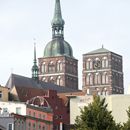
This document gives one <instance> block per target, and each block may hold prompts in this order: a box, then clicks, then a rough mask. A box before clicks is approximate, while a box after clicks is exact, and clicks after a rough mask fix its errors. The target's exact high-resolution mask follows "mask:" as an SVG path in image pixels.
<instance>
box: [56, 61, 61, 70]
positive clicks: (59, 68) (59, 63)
mask: <svg viewBox="0 0 130 130" xmlns="http://www.w3.org/2000/svg"><path fill="white" fill-rule="evenodd" d="M57 71H58V72H59V71H62V63H61V61H58V62H57Z"/></svg>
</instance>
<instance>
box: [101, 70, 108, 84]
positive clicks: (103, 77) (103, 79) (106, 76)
mask: <svg viewBox="0 0 130 130" xmlns="http://www.w3.org/2000/svg"><path fill="white" fill-rule="evenodd" d="M108 83H109V77H108V74H107V72H104V73H103V75H102V84H108Z"/></svg>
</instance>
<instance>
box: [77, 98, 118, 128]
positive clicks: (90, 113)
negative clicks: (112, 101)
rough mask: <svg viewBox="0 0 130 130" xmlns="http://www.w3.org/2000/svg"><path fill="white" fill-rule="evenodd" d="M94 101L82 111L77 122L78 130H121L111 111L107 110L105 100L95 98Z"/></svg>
mask: <svg viewBox="0 0 130 130" xmlns="http://www.w3.org/2000/svg"><path fill="white" fill-rule="evenodd" d="M93 98H94V101H93V102H92V103H91V104H89V105H88V106H85V107H84V109H81V115H80V116H77V118H76V120H75V122H76V123H75V128H76V130H119V129H120V125H119V124H118V125H116V123H115V121H114V119H113V116H112V115H111V111H108V110H107V104H105V98H104V99H102V100H101V99H100V97H99V96H94V97H93Z"/></svg>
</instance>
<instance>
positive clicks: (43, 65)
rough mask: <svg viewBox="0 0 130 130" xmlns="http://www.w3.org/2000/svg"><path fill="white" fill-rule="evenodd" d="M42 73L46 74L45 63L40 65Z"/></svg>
mask: <svg viewBox="0 0 130 130" xmlns="http://www.w3.org/2000/svg"><path fill="white" fill-rule="evenodd" d="M42 73H46V64H45V62H44V63H43V64H42Z"/></svg>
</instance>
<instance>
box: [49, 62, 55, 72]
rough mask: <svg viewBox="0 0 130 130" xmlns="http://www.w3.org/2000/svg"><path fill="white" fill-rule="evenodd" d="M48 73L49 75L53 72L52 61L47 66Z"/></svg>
mask: <svg viewBox="0 0 130 130" xmlns="http://www.w3.org/2000/svg"><path fill="white" fill-rule="evenodd" d="M48 72H50V73H53V72H55V65H54V63H53V61H51V62H50V63H49V64H48Z"/></svg>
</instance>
